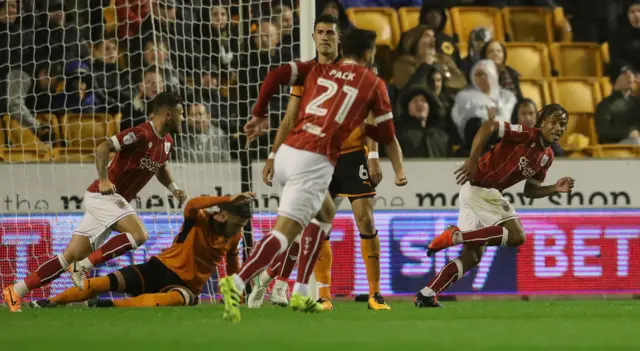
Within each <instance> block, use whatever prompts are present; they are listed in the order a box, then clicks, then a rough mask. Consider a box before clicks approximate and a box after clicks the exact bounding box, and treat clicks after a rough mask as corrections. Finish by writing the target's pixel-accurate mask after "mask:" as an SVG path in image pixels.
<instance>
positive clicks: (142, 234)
mask: <svg viewBox="0 0 640 351" xmlns="http://www.w3.org/2000/svg"><path fill="white" fill-rule="evenodd" d="M153 105H154V107H153V109H154V110H153V118H151V120H150V121H148V122H146V123H143V124H141V125H139V126H137V127H133V128H129V129H127V130H125V131H123V132H121V133H119V134H117V135H114V136H113V137H111V138H110V139H108V140H106V141H104V142H102V143H101V144H100V145H98V147H97V148H96V168H97V169H98V179H96V180H95V181H94V182H93V183H92V184H91V185H90V186H89V188H88V189H87V191H86V192H85V194H84V199H83V201H82V203H83V205H84V207H85V209H86V213H85V215H84V217H83V218H82V221H81V222H80V224H79V225H78V226H77V227H76V229H75V231H74V232H73V236H72V237H71V241H70V242H69V244H68V245H67V247H66V249H65V250H64V252H63V253H62V254H58V255H56V256H54V257H51V258H49V259H48V260H47V261H46V262H45V263H44V264H42V265H41V266H40V267H38V269H37V270H36V271H35V272H33V273H31V274H30V275H29V276H27V277H26V278H25V279H24V280H21V281H19V282H18V283H16V284H15V285H11V286H8V287H6V288H5V289H4V291H3V296H4V301H5V303H6V304H7V305H8V306H9V309H10V311H11V312H20V311H21V300H22V298H23V297H24V296H25V295H26V294H27V293H28V292H29V291H31V290H33V289H37V288H40V287H42V286H44V285H45V284H48V283H50V282H51V281H53V280H54V279H56V278H57V277H59V276H60V275H61V274H62V273H63V272H64V271H65V269H67V268H68V267H69V265H72V278H73V281H74V284H76V286H77V287H78V288H79V289H82V288H83V287H84V285H83V279H82V278H83V272H85V271H88V270H90V269H91V268H92V267H93V266H94V265H97V264H100V263H103V262H106V261H108V260H110V259H112V258H115V257H118V256H120V255H122V254H124V253H125V252H127V251H129V250H132V249H136V248H138V247H139V246H140V245H142V244H144V243H145V242H146V241H147V239H148V238H149V234H148V233H147V230H146V229H145V227H144V225H143V224H142V220H141V219H140V217H138V215H137V214H136V211H135V210H134V209H133V207H131V205H130V204H129V201H131V199H133V198H134V197H135V196H136V195H137V194H138V192H139V191H140V190H141V189H142V188H143V187H144V186H145V185H146V184H147V182H149V180H150V179H151V178H152V177H153V176H154V175H155V176H156V178H157V179H158V181H160V183H162V185H164V186H165V187H167V188H168V189H169V190H170V191H171V192H172V193H173V194H174V195H175V196H176V197H177V198H178V199H179V200H180V201H185V200H186V194H185V192H184V191H183V190H180V189H178V187H177V186H176V184H175V183H174V182H173V177H172V176H171V173H170V172H169V169H168V168H167V167H166V165H165V163H166V161H167V160H168V159H169V155H170V153H171V150H172V148H173V138H172V137H171V135H170V133H174V132H177V133H180V132H181V130H182V127H181V124H182V119H183V117H182V116H183V114H184V110H183V107H182V99H181V98H180V96H178V95H176V94H175V93H168V92H167V93H162V94H159V95H158V96H156V98H155V99H154V102H153ZM110 152H115V153H116V156H115V158H114V159H113V160H112V161H111V162H109V153H110ZM112 231H116V232H118V233H119V234H118V235H115V236H114V237H113V238H111V240H109V241H107V242H106V243H104V245H102V243H103V242H104V240H105V239H106V237H107V236H108V235H109V234H110V233H111V232H112ZM92 251H93V252H92ZM78 261H79V262H78Z"/></svg>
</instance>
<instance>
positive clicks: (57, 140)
mask: <svg viewBox="0 0 640 351" xmlns="http://www.w3.org/2000/svg"><path fill="white" fill-rule="evenodd" d="M36 118H37V119H38V121H39V122H40V125H47V126H49V128H51V134H52V136H53V146H62V135H61V134H60V123H58V117H56V115H54V114H52V113H47V114H39V115H37V116H36Z"/></svg>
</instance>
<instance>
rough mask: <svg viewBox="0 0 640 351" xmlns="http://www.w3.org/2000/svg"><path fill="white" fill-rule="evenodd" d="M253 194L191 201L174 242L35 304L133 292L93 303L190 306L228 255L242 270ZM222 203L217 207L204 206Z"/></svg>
mask: <svg viewBox="0 0 640 351" xmlns="http://www.w3.org/2000/svg"><path fill="white" fill-rule="evenodd" d="M254 197H255V194H253V193H241V194H237V195H234V196H200V197H196V198H193V199H191V200H189V202H187V204H186V206H185V209H184V223H183V224H182V228H180V233H179V234H178V235H177V236H176V238H175V239H174V241H173V244H172V245H171V247H169V248H168V249H167V250H165V251H163V252H162V253H161V254H160V255H158V256H153V257H151V258H150V259H149V261H147V262H145V263H143V264H138V265H132V266H127V267H124V268H122V269H120V270H118V271H116V272H114V273H111V274H109V275H107V276H106V277H98V278H91V279H86V280H85V281H84V290H78V288H77V287H72V288H69V289H67V290H65V291H64V292H62V293H61V294H59V295H56V296H54V297H52V298H50V299H44V300H38V301H32V302H31V303H30V304H29V305H30V306H31V307H35V308H42V307H54V306H57V305H63V304H67V303H70V302H79V301H86V300H89V299H92V298H93V297H96V296H97V295H99V294H101V293H104V292H108V291H118V292H125V293H128V294H130V295H133V296H134V297H133V298H126V299H120V300H96V299H93V300H91V302H90V303H89V305H90V306H91V307H113V306H115V307H156V306H192V305H195V304H196V303H197V302H198V298H197V296H198V295H199V294H200V292H201V291H202V288H203V287H204V284H205V283H206V282H207V280H209V278H210V277H211V275H212V274H213V273H214V271H215V269H216V266H217V265H218V264H220V263H221V262H222V259H223V258H226V263H227V274H234V273H236V272H238V268H239V257H238V243H239V242H240V239H241V238H242V228H243V227H244V226H245V225H246V224H247V222H248V221H249V220H250V219H251V209H250V207H249V201H250V200H251V199H253V198H254ZM213 206H218V208H219V209H220V210H219V211H217V212H207V211H205V209H206V208H209V207H213Z"/></svg>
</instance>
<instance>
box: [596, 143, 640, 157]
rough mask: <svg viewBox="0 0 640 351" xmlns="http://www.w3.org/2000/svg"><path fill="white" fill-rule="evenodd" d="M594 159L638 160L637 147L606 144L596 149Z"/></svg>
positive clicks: (639, 147)
mask: <svg viewBox="0 0 640 351" xmlns="http://www.w3.org/2000/svg"><path fill="white" fill-rule="evenodd" d="M595 156H596V157H600V158H638V157H639V156H640V146H639V145H622V144H606V145H598V146H597V147H596V153H595Z"/></svg>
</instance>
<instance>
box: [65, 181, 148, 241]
mask: <svg viewBox="0 0 640 351" xmlns="http://www.w3.org/2000/svg"><path fill="white" fill-rule="evenodd" d="M82 205H83V206H84V209H85V211H86V212H85V214H84V217H83V218H82V221H81V222H80V224H78V226H77V227H76V230H74V231H73V234H76V235H83V236H86V237H88V238H89V241H90V242H91V246H92V247H93V249H94V250H95V249H96V248H98V247H100V245H102V243H103V242H104V240H105V239H106V238H107V236H109V234H111V226H112V225H113V224H114V223H115V222H117V221H119V220H120V219H121V218H123V217H125V216H128V215H130V214H134V213H136V211H135V210H134V209H133V207H131V205H130V204H129V203H128V202H127V200H125V199H124V198H123V197H122V196H121V195H119V194H115V195H102V194H100V193H92V192H88V191H87V192H85V193H84V199H83V200H82Z"/></svg>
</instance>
